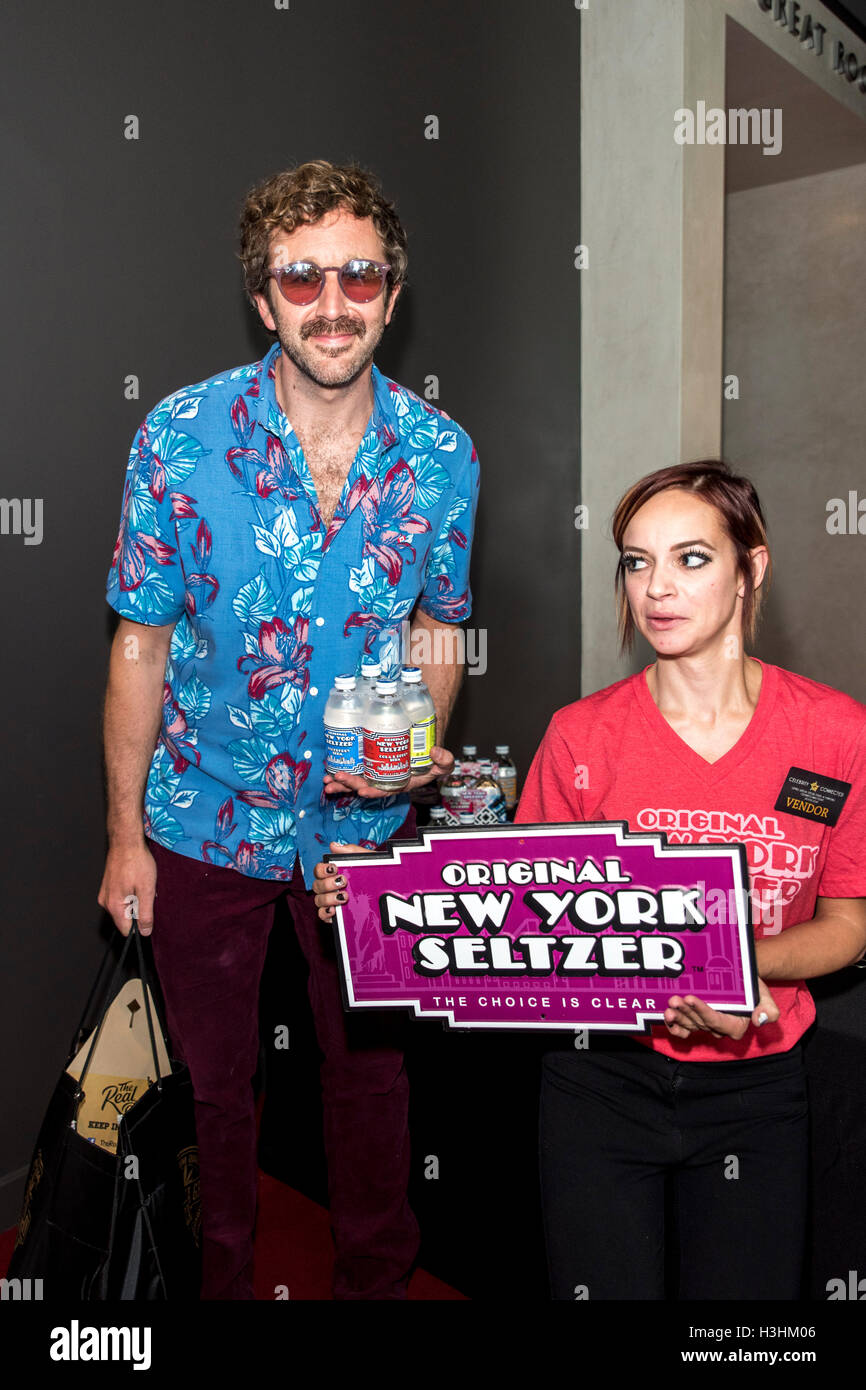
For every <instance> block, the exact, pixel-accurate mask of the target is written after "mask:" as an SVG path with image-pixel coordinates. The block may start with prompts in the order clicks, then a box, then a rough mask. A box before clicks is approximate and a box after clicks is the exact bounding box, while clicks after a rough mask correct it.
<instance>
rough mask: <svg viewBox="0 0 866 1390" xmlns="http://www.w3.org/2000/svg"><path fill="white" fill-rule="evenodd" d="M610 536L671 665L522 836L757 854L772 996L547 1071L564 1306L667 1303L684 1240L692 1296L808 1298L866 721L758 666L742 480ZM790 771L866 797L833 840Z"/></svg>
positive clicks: (541, 754) (613, 722)
mask: <svg viewBox="0 0 866 1390" xmlns="http://www.w3.org/2000/svg"><path fill="white" fill-rule="evenodd" d="M613 535H614V540H615V541H616V544H617V547H618V549H619V551H620V561H619V567H618V572H617V595H618V602H619V617H620V631H621V638H622V642H623V645H624V646H626V647H628V646H630V645H631V642H632V640H633V637H634V633H635V630H637V631H639V632H640V633H641V634H642V635H643V636H644V637H645V638H646V639H647V641H648V642H649V643H650V645H651V646H652V647H653V648H654V650H655V653H656V660H655V662H654V663H652V664H651V665H650V666H647V667H646V668H645V669H644V670H643V671H641V672H640V674H639V675H635V676H631V677H627V678H626V679H625V680H621V681H617V682H615V683H614V684H613V685H611V686H608V687H607V688H606V689H604V690H600V691H598V692H597V693H596V694H594V695H590V696H587V697H586V698H584V699H582V700H578V701H576V702H575V703H574V704H572V705H568V706H566V707H565V708H564V709H561V710H559V711H558V712H557V713H556V714H555V715H554V716H553V719H552V720H551V723H550V725H549V727H548V729H547V732H546V734H545V736H544V739H543V740H542V743H541V746H540V748H539V749H538V752H537V753H536V756H535V759H534V761H533V763H532V766H531V768H530V770H529V773H528V776H527V779H526V785H525V787H524V791H523V795H522V797H521V800H520V805H519V808H518V812H517V818H516V819H517V821H518V822H520V823H524V824H526V823H544V822H553V823H556V822H566V823H567V822H573V821H596V820H625V821H627V822H628V824H629V827H630V828H631V830H633V831H634V830H639V829H649V830H664V831H666V833H667V834H668V837H669V839H670V840H671V841H688V842H692V841H701V840H704V841H708V840H709V841H711V840H730V841H736V842H740V843H743V844H745V846H746V852H747V856H748V860H749V867H750V879H751V885H750V887H751V895H752V915H753V920H754V922H755V938H756V944H755V950H756V958H757V965H758V972H759V975H760V976H761V977H762V983H761V995H760V1000H759V1004H758V1006H757V1007H756V1009H755V1012H754V1014H753V1015H752V1017H751V1018H750V1019H744V1018H740V1017H736V1016H732V1015H728V1014H723V1013H719V1012H717V1011H715V1010H713V1009H711V1008H709V1007H708V1006H707V1005H705V1004H704V1003H702V1002H701V1001H700V1000H699V999H697V998H695V997H694V996H692V995H686V996H685V997H680V996H676V995H675V996H673V997H671V998H670V1000H669V1002H668V1007H667V1008H666V1010H665V1014H664V1023H663V1024H657V1025H655V1026H654V1027H653V1029H652V1032H651V1035H650V1036H645V1035H635V1036H633V1037H622V1036H617V1035H601V1034H597V1033H593V1034H592V1035H591V1038H590V1043H589V1047H588V1049H585V1050H578V1049H574V1048H572V1049H565V1048H563V1049H561V1050H557V1051H552V1052H549V1053H548V1054H547V1055H546V1057H545V1060H544V1067H543V1078H542V1098H541V1137H540V1149H541V1181H542V1198H543V1208H544V1220H545V1233H546V1240H547V1250H548V1260H549V1265H550V1274H551V1285H552V1292H553V1296H554V1298H556V1299H569V1300H571V1299H575V1298H590V1299H613V1298H623V1299H625V1298H635V1299H661V1298H664V1296H665V1246H666V1241H667V1243H668V1244H669V1247H670V1250H671V1253H673V1250H674V1249H676V1248H677V1247H678V1249H679V1283H678V1294H679V1297H680V1298H684V1299H709V1298H739V1299H773V1298H782V1299H794V1298H797V1297H798V1295H799V1289H800V1278H801V1265H802V1250H803V1236H804V1228H805V1201H806V1178H807V1101H806V1085H805V1075H804V1068H803V1059H802V1055H801V1043H800V1039H801V1037H802V1035H803V1033H804V1032H805V1031H806V1029H807V1028H808V1027H809V1025H810V1023H811V1022H812V1020H813V1018H814V1013H815V1011H814V1005H813V1003H812V1000H811V996H810V995H809V993H808V991H807V990H806V988H805V985H804V984H803V978H804V977H809V976H814V975H822V974H827V973H829V972H830V971H834V970H838V969H841V968H842V967H843V966H846V965H849V964H851V963H852V962H854V961H855V960H858V959H859V958H860V957H861V956H862V955H863V954H864V952H866V905H864V896H866V865H864V862H863V861H864V856H863V853H862V851H863V846H864V839H866V706H864V705H862V704H860V703H859V702H858V701H855V700H853V699H851V698H849V697H848V696H846V695H843V694H841V693H839V692H837V691H835V690H832V689H830V688H829V687H828V686H825V685H820V684H818V683H816V682H815V681H812V680H808V679H806V678H805V677H803V676H799V675H795V674H793V673H791V672H788V671H785V670H782V669H781V668H779V667H775V666H771V665H769V664H768V663H765V662H761V661H759V660H757V659H755V658H752V657H749V656H747V655H746V653H745V648H744V642H745V641H748V640H750V639H751V637H752V636H753V633H754V628H755V624H756V620H757V615H758V610H759V605H760V599H761V594H762V586H763V585H764V584H765V581H766V579H767V578H768V577H769V574H768V572H769V565H770V560H769V552H768V548H767V538H766V529H765V524H764V518H763V514H762V511H761V506H760V503H759V501H758V498H757V495H756V493H755V490H754V488H753V487H752V485H751V483H749V482H748V481H747V480H746V479H744V478H738V477H735V476H733V475H732V474H731V472H730V471H729V470H728V469H727V467H726V466H725V465H724V464H721V463H714V462H710V463H694V464H685V465H679V466H676V467H671V468H666V469H661V470H659V471H658V472H656V473H653V474H651V475H649V476H648V477H646V478H643V479H641V481H640V482H638V483H636V484H635V486H634V487H632V488H631V489H630V490H629V492H628V493H627V494H626V495H625V496H624V497H623V498H622V500H621V502H620V503H619V505H618V507H617V509H616V513H615V516H614V521H613ZM792 769H801V770H804V771H806V772H808V773H809V774H811V775H812V778H813V780H815V781H816V782H818V783H819V784H821V785H826V779H833V780H834V781H835V782H836V783H842V784H847V785H850V788H851V789H850V792H849V793H847V795H846V796H845V800H844V804H843V805H842V806H841V809H840V810H839V811H838V819H837V820H836V823H835V824H834V825H832V826H831V825H830V824H827V823H825V822H823V821H818V820H815V819H810V818H807V817H806V816H805V815H803V814H794V813H791V812H788V811H783V810H779V809H778V808H779V806H781V805H784V804H785V799H784V798H783V795H782V794H783V792H784V789H785V786H786V783H787V781H788V778H789V775H792ZM794 775H797V774H794ZM842 794H843V793H841V792H840V795H842ZM790 799H791V800H797V799H798V798H796V797H791V798H790ZM800 799H801V800H802V798H800ZM713 813H716V814H715V815H714V814H713ZM708 827H712V828H708ZM719 827H722V828H719ZM331 867H332V868H333V866H331ZM335 889H336V891H335ZM315 891H316V894H317V896H316V901H317V904H318V906H319V908H320V915H321V916H322V917H324V918H325V919H326V920H328V919H329V918H330V915H331V911H332V908H333V904H334V903H335V902H336V901H337V899H338V894H339V896H340V897H342V893H343V892H344V891H345V883H344V882H343V881H342V879H340V881H339V883H337V884H335V881H334V876H333V874H332V875H331V876H328V875H327V872H326V866H324V865H320V866H318V867H317V882H316V884H315ZM764 981H766V982H767V983H766V984H765V983H764ZM768 986H769V988H768ZM669 1179H670V1182H671V1188H670V1189H669V1190H670V1195H671V1196H672V1197H673V1199H674V1200H673V1202H672V1204H671V1208H672V1210H673V1214H674V1218H675V1227H676V1230H677V1235H678V1240H677V1241H676V1243H674V1242H672V1241H671V1240H670V1236H671V1232H670V1231H669V1230H666V1225H665V1216H666V1201H665V1196H666V1184H667V1183H668V1180H669Z"/></svg>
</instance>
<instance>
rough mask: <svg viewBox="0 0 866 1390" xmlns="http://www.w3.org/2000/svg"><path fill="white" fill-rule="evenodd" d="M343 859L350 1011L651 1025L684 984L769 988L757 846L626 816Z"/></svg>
mask: <svg viewBox="0 0 866 1390" xmlns="http://www.w3.org/2000/svg"><path fill="white" fill-rule="evenodd" d="M325 857H326V858H327V859H331V860H333V861H334V862H335V863H338V864H339V866H340V870H341V872H342V873H344V874H345V877H346V880H347V883H348V890H347V891H348V901H347V902H346V903H344V904H342V905H341V906H339V907H338V908H337V913H336V922H335V927H336V932H337V940H338V949H339V957H340V966H341V974H342V980H343V991H344V1002H345V1004H346V1007H347V1008H349V1009H383V1008H412V1009H414V1011H415V1013H416V1015H417V1016H418V1017H424V1018H433V1017H439V1018H441V1019H443V1021H444V1022H445V1023H447V1024H448V1026H450V1027H452V1028H504V1029H515V1028H532V1029H539V1028H542V1029H543V1028H547V1029H558V1030H560V1031H561V1030H562V1029H571V1028H591V1029H603V1030H605V1031H608V1032H610V1031H622V1032H635V1031H646V1029H647V1028H648V1026H649V1024H651V1023H652V1022H655V1021H658V1020H659V1019H661V1017H662V1016H663V1014H664V1010H665V1008H666V1005H667V1000H668V999H669V998H670V996H671V995H673V994H680V995H683V994H694V995H696V996H697V997H698V998H699V999H703V1000H704V1001H705V1002H706V1003H708V1004H709V1005H711V1006H712V1007H713V1008H714V1009H720V1010H725V1011H728V1012H731V1013H739V1014H749V1013H751V1011H752V1010H753V1009H754V1007H755V1005H756V1003H757V1000H758V992H757V979H756V973H755V964H754V949H753V941H752V927H751V918H750V910H749V877H748V866H747V862H746V851H745V848H744V847H743V846H742V845H738V844H687V845H684V844H677V845H669V844H668V843H667V838H666V836H665V835H664V834H661V833H654V832H641V833H639V834H632V833H631V832H630V831H629V829H628V825H627V824H626V823H625V822H623V821H609V822H595V823H586V824H580V825H519V826H497V827H489V828H488V827H484V828H469V827H466V828H464V829H450V828H449V829H438V828H437V829H423V830H422V831H421V832H420V834H419V837H418V839H417V840H394V841H391V842H390V843H389V844H388V845H387V846H386V847H385V848H383V849H382V850H377V851H374V852H372V853H367V854H356V855H345V854H335V855H327V856H325Z"/></svg>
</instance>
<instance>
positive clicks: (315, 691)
mask: <svg viewBox="0 0 866 1390" xmlns="http://www.w3.org/2000/svg"><path fill="white" fill-rule="evenodd" d="M309 693H310V694H311V695H312V697H313V699H315V698H316V696H317V695H318V693H319V687H318V686H317V685H311V686H310V690H309Z"/></svg>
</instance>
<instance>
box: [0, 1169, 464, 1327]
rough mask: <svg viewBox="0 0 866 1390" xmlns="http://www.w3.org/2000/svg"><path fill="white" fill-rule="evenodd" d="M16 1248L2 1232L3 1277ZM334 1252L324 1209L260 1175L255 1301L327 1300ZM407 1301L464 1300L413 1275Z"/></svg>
mask: <svg viewBox="0 0 866 1390" xmlns="http://www.w3.org/2000/svg"><path fill="white" fill-rule="evenodd" d="M14 1243H15V1228H14V1227H13V1228H12V1230H9V1231H3V1232H0V1271H2V1272H3V1273H4V1274H5V1272H6V1267H7V1265H8V1263H9V1259H10V1256H11V1254H12V1247H13V1245H14ZM332 1263H333V1247H332V1245H331V1233H330V1230H329V1228H328V1213H327V1211H326V1210H325V1208H324V1207H320V1206H318V1205H317V1203H316V1202H311V1201H310V1200H309V1199H308V1198H307V1197H302V1196H301V1194H300V1192H294V1191H293V1190H292V1188H290V1187H286V1185H285V1183H281V1182H279V1181H278V1180H277V1179H276V1178H272V1177H269V1176H268V1175H267V1174H265V1173H261V1174H260V1175H259V1222H258V1230H257V1234H256V1297H257V1298H260V1299H262V1300H264V1299H268V1300H270V1299H273V1298H274V1297H275V1296H276V1290H277V1289H278V1288H279V1287H280V1286H281V1285H285V1287H286V1288H287V1289H288V1294H289V1298H290V1299H295V1300H298V1301H305V1300H311V1299H330V1297H331V1265H332ZM409 1297H410V1298H411V1299H421V1300H425V1301H431V1300H434V1301H442V1300H454V1299H463V1298H464V1295H463V1294H462V1293H458V1292H457V1290H456V1289H452V1288H450V1287H449V1286H448V1284H443V1283H442V1281H441V1280H440V1279H435V1278H434V1277H433V1275H432V1274H427V1273H426V1272H425V1271H424V1270H420V1269H419V1270H416V1271H415V1273H414V1274H413V1276H412V1280H411V1283H410V1284H409Z"/></svg>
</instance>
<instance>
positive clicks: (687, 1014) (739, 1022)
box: [665, 978, 779, 1041]
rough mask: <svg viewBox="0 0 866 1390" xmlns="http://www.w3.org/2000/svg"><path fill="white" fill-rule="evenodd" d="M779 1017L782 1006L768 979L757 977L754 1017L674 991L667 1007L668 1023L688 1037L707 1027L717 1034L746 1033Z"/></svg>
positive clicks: (675, 1032)
mask: <svg viewBox="0 0 866 1390" xmlns="http://www.w3.org/2000/svg"><path fill="white" fill-rule="evenodd" d="M778 1017H779V1007H778V1005H777V1003H776V1001H775V999H774V998H773V996H772V994H771V993H770V991H769V990H768V989H767V986H766V984H765V982H764V981H763V980H762V979H760V978H759V979H758V1002H757V1004H756V1005H755V1008H754V1010H753V1012H752V1016H751V1018H740V1017H737V1015H735V1014H723V1013H719V1012H718V1010H717V1009H711V1008H710V1006H709V1004H704V1003H702V1001H701V1000H700V999H696V998H695V996H694V995H693V994H687V995H685V996H684V997H682V998H681V997H680V996H679V995H678V994H674V995H672V997H671V998H670V999H669V1001H668V1007H667V1008H666V1009H665V1027H666V1028H667V1030H668V1032H669V1033H673V1035H674V1037H676V1038H687V1037H688V1036H689V1034H690V1033H696V1032H700V1031H702V1030H703V1031H704V1032H707V1033H712V1035H713V1037H714V1038H733V1039H734V1040H735V1041H737V1040H738V1039H740V1038H741V1037H743V1035H744V1033H745V1032H746V1029H747V1028H748V1027H749V1025H750V1024H754V1025H755V1027H756V1028H761V1027H763V1025H764V1024H765V1023H775V1022H776V1019H777V1018H778Z"/></svg>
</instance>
